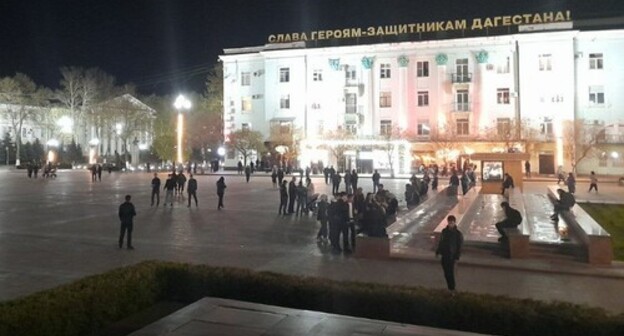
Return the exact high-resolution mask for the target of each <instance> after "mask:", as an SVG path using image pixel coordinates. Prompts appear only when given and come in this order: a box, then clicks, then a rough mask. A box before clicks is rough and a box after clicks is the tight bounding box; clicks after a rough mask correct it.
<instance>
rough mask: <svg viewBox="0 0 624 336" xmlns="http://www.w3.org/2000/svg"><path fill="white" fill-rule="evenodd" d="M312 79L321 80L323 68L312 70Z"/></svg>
mask: <svg viewBox="0 0 624 336" xmlns="http://www.w3.org/2000/svg"><path fill="white" fill-rule="evenodd" d="M312 80H313V81H315V82H321V81H323V70H320V69H316V70H314V72H313V73H312Z"/></svg>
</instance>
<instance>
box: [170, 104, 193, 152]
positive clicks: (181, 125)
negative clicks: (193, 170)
mask: <svg viewBox="0 0 624 336" xmlns="http://www.w3.org/2000/svg"><path fill="white" fill-rule="evenodd" d="M173 106H174V107H175V108H176V110H178V127H177V129H178V148H177V150H178V157H177V161H178V163H182V132H183V130H184V117H183V116H182V111H183V110H188V109H190V108H191V101H190V100H188V99H186V97H184V96H183V95H179V96H178V98H176V100H175V102H174V103H173Z"/></svg>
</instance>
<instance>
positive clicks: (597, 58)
mask: <svg viewBox="0 0 624 336" xmlns="http://www.w3.org/2000/svg"><path fill="white" fill-rule="evenodd" d="M602 63H603V60H602V53H600V54H589V68H590V69H591V70H601V69H602Z"/></svg>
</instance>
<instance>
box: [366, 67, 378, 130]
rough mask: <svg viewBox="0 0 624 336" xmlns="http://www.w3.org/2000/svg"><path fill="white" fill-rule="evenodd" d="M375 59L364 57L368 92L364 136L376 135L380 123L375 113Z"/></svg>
mask: <svg viewBox="0 0 624 336" xmlns="http://www.w3.org/2000/svg"><path fill="white" fill-rule="evenodd" d="M374 61H375V59H374V57H366V56H364V57H362V67H363V68H364V73H363V76H362V77H363V78H364V79H366V82H365V83H364V85H365V88H367V90H365V92H366V96H365V97H366V115H365V117H364V127H362V128H363V132H362V133H363V134H364V135H374V134H375V125H376V123H377V122H378V121H377V116H376V113H375V110H376V108H375V88H374V71H373V63H374Z"/></svg>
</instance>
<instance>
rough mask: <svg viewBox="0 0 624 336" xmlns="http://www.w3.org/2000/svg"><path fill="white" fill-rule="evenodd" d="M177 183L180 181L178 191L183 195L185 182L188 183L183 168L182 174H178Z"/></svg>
mask: <svg viewBox="0 0 624 336" xmlns="http://www.w3.org/2000/svg"><path fill="white" fill-rule="evenodd" d="M177 183H178V191H179V192H180V195H181V196H182V195H183V194H184V184H186V176H184V171H183V170H180V174H178V178H177Z"/></svg>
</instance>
